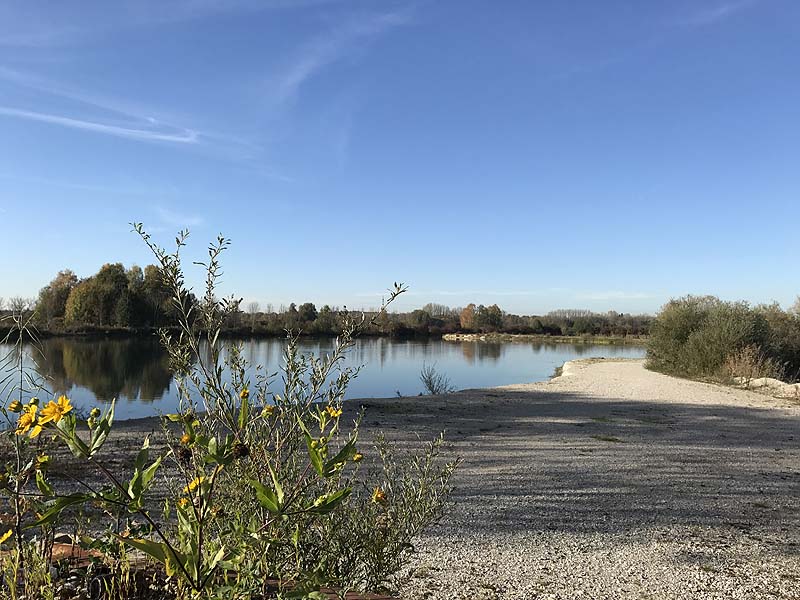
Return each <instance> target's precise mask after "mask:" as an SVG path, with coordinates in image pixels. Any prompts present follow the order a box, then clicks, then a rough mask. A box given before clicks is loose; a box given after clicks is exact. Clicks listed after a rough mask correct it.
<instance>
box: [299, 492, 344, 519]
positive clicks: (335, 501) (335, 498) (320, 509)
mask: <svg viewBox="0 0 800 600" xmlns="http://www.w3.org/2000/svg"><path fill="white" fill-rule="evenodd" d="M351 492H352V490H351V489H350V488H344V489H343V490H339V491H338V492H334V493H332V494H325V495H324V496H320V497H319V498H317V499H316V500H315V501H314V504H313V505H312V506H310V507H309V511H310V512H312V513H314V514H318V515H327V514H328V513H329V512H331V511H332V510H333V509H335V508H336V507H337V506H339V505H340V504H341V503H342V502H344V501H345V500H346V499H347V498H348V497H349V496H350V493H351Z"/></svg>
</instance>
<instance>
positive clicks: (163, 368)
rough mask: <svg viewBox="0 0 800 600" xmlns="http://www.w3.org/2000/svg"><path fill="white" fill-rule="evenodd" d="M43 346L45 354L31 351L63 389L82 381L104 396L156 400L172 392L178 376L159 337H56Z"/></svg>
mask: <svg viewBox="0 0 800 600" xmlns="http://www.w3.org/2000/svg"><path fill="white" fill-rule="evenodd" d="M41 346H42V347H41V354H40V353H38V352H31V357H32V358H33V361H34V363H35V365H36V370H37V371H38V372H39V373H40V374H41V375H43V376H44V377H46V378H47V379H48V380H49V382H48V387H49V388H51V389H52V391H53V392H55V393H57V394H59V393H67V392H68V391H69V390H71V389H72V388H73V387H74V386H80V387H84V388H86V389H88V390H90V391H91V392H92V393H93V394H94V395H95V397H96V398H97V399H98V400H100V401H110V400H112V399H113V398H120V397H126V398H138V399H140V400H143V401H147V402H152V401H153V400H159V399H160V398H162V397H163V396H164V394H165V393H167V391H168V390H169V385H170V383H171V381H172V374H171V373H170V371H169V361H168V358H167V354H166V352H165V351H164V349H163V348H162V347H161V345H160V343H159V341H158V339H156V338H155V337H154V338H152V339H150V338H146V339H141V338H136V339H100V340H98V339H86V340H82V339H81V340H76V339H63V338H53V339H46V340H43V341H42V344H41Z"/></svg>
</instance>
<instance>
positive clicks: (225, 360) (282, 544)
mask: <svg viewBox="0 0 800 600" xmlns="http://www.w3.org/2000/svg"><path fill="white" fill-rule="evenodd" d="M135 229H136V231H137V232H138V233H139V234H140V235H141V236H142V238H143V239H144V241H145V242H146V243H147V244H148V246H149V247H150V248H151V250H152V251H153V252H154V254H155V256H156V258H157V260H158V263H159V266H158V270H159V274H160V276H161V281H162V284H163V285H164V286H165V287H166V289H168V290H169V292H170V295H171V296H170V298H171V299H170V303H171V307H170V310H171V311H172V312H173V314H174V316H175V319H176V321H177V324H178V328H177V331H176V330H162V331H161V340H162V343H163V344H164V346H165V348H166V350H167V354H168V356H169V359H170V364H171V366H172V368H173V370H174V372H175V374H176V381H177V384H178V389H179V395H180V398H181V404H180V411H179V412H178V413H176V414H172V415H167V416H166V417H165V418H164V423H163V425H164V434H165V435H166V438H167V440H168V444H167V446H166V447H165V448H163V449H161V450H159V451H158V452H157V453H156V454H155V456H154V455H152V454H153V453H152V451H151V447H150V440H149V438H145V439H144V440H143V443H142V446H141V449H140V450H139V452H138V453H137V455H136V458H135V459H134V460H133V462H132V464H131V465H130V468H128V469H120V468H119V465H116V466H114V465H113V460H114V459H115V457H113V456H112V457H110V458H105V457H104V455H105V454H106V453H105V452H104V449H105V446H106V443H107V441H108V439H109V436H110V434H111V433H112V430H113V427H114V403H113V402H112V403H111V405H110V407H109V409H108V410H106V411H105V413H101V411H99V410H98V409H93V410H92V411H91V412H90V413H89V414H88V416H86V415H76V411H75V410H74V409H73V407H72V405H71V404H70V401H69V399H68V398H66V397H65V396H61V397H59V398H58V399H57V400H51V401H49V402H47V404H45V405H43V406H41V407H40V403H39V401H38V400H36V398H35V397H33V387H32V384H28V385H26V384H25V381H26V379H25V373H24V368H23V366H22V365H23V362H24V361H23V360H22V358H21V354H19V353H18V354H14V355H9V356H10V358H9V359H8V361H7V362H8V364H7V365H6V366H9V365H11V366H13V367H14V368H16V369H17V370H18V371H19V373H20V383H19V384H14V386H12V387H13V389H14V390H15V391H16V392H17V393H18V396H19V398H20V400H19V401H16V402H12V403H9V404H8V405H7V406H4V407H2V414H3V415H4V416H5V417H6V420H7V422H8V424H9V428H8V429H7V431H6V435H7V436H8V437H9V438H10V440H11V442H12V444H13V445H14V447H15V448H16V460H15V462H13V463H8V464H6V474H5V475H4V476H3V477H2V481H0V489H2V491H3V493H4V494H6V495H8V496H9V498H10V500H11V505H12V506H13V507H15V514H16V521H15V523H16V524H15V526H14V528H12V530H11V531H10V532H9V533H8V534H4V535H3V536H2V537H3V538H4V539H2V542H0V543H13V544H15V548H16V549H15V551H14V553H13V555H9V556H10V558H9V559H8V560H6V559H4V560H3V564H2V568H4V569H6V571H7V572H9V569H11V568H13V570H14V572H18V573H21V574H22V575H21V579H22V581H21V584H20V585H21V586H22V588H21V589H22V590H24V591H25V593H28V592H27V590H29V589H30V585H33V584H35V585H39V586H40V587H42V584H41V582H39V581H38V580H35V579H34V575H35V573H37V572H38V571H36V570H35V569H34V568H33V565H26V564H25V563H24V561H25V556H26V554H25V553H26V552H28V550H29V549H30V548H32V543H31V542H30V541H28V540H27V539H26V537H25V536H26V533H25V531H26V530H31V529H38V530H39V531H41V532H43V533H44V534H45V535H46V536H49V539H52V536H53V535H54V534H55V532H56V531H58V530H60V529H61V528H62V527H63V526H64V523H65V522H66V520H67V515H68V514H69V513H70V512H71V511H74V510H76V509H80V510H83V507H99V508H101V509H102V511H103V513H104V514H105V515H107V517H108V527H107V531H106V534H105V536H104V537H103V538H98V539H91V538H88V537H86V536H84V537H82V538H81V543H82V545H83V546H84V547H86V548H93V549H102V550H104V551H105V552H106V553H108V557H107V559H106V560H107V561H108V562H113V561H116V564H117V566H116V567H115V570H114V573H115V579H114V580H113V581H112V582H111V584H110V585H108V586H105V587H106V588H107V589H109V590H113V591H114V593H117V594H119V595H120V597H122V595H124V594H126V593H127V591H126V590H128V589H129V588H130V585H129V584H130V581H129V578H130V565H128V566H127V567H119V564H120V562H119V561H124V560H125V559H124V557H125V555H126V554H125V552H124V550H121V549H123V548H124V547H128V548H129V549H132V550H135V551H136V552H138V553H142V554H144V555H146V556H147V557H149V559H150V560H151V561H152V562H153V563H156V564H159V565H160V567H161V572H162V573H163V574H164V576H165V577H166V578H167V580H166V582H165V583H164V587H163V590H162V593H163V594H164V595H165V596H167V597H175V598H193V599H199V598H208V599H209V600H210V599H211V598H219V597H225V598H231V599H234V598H249V597H252V596H254V595H256V596H266V595H267V594H268V593H269V594H272V592H273V591H274V590H271V589H268V581H269V580H277V581H278V582H279V585H278V587H279V592H280V593H281V594H284V595H285V596H286V597H309V598H311V597H319V592H318V590H319V589H320V587H322V586H329V585H338V586H345V587H353V586H360V587H362V588H364V589H367V588H373V589H378V588H382V587H385V586H386V585H387V584H388V580H389V579H390V578H391V576H392V574H393V573H394V572H395V571H396V570H397V569H398V568H399V567H400V566H401V565H402V563H403V561H404V560H405V556H406V555H407V553H408V550H409V548H410V539H411V537H412V536H413V535H414V534H415V533H416V532H418V531H420V529H421V528H422V527H424V526H426V525H427V524H430V523H431V522H433V520H435V519H436V518H438V517H439V516H440V515H441V511H442V507H443V503H444V498H445V496H446V493H447V491H448V490H449V488H448V480H449V477H450V474H451V473H452V469H453V468H454V466H455V465H445V466H442V465H440V461H439V460H438V457H437V455H438V448H439V446H440V444H441V440H438V441H437V442H435V443H434V445H433V446H432V449H430V450H429V451H428V452H427V453H425V454H423V455H422V456H421V457H415V456H410V457H408V458H407V459H404V460H397V461H395V460H392V461H391V462H389V461H387V459H386V457H387V456H388V446H387V445H386V444H385V442H383V441H381V442H380V443H379V446H378V449H377V450H376V453H377V454H379V457H380V459H381V460H382V461H383V465H384V466H383V468H382V470H380V471H378V472H377V475H374V474H373V473H372V471H369V472H367V473H363V474H361V473H360V470H359V467H360V464H361V461H362V459H363V458H364V456H363V455H362V453H361V452H359V451H358V448H359V442H358V439H359V438H358V426H359V423H360V418H356V419H355V421H354V422H353V424H352V425H351V426H349V427H348V426H346V422H345V420H344V419H343V414H344V412H343V410H344V409H343V405H342V401H343V399H344V394H345V392H346V390H347V387H348V384H349V382H350V381H351V380H352V378H353V377H355V376H357V374H358V369H357V368H351V367H345V366H343V365H342V361H343V359H344V356H345V353H346V352H347V351H348V350H349V349H350V348H351V347H352V346H353V343H354V341H353V338H354V336H355V335H357V334H358V333H359V332H360V331H362V330H363V329H364V328H366V327H367V326H369V325H370V321H367V320H366V319H365V317H363V316H362V317H361V318H360V319H355V318H351V317H350V316H349V315H348V314H346V313H345V314H343V315H341V316H342V320H341V327H342V330H343V333H342V335H341V337H340V338H339V340H338V344H337V348H336V350H335V352H334V353H333V354H331V355H328V356H324V357H314V356H303V355H301V354H299V352H298V345H297V339H296V338H295V337H290V338H289V340H288V344H287V347H286V352H285V355H284V367H283V377H282V379H283V389H282V391H281V393H273V392H271V391H270V380H271V378H270V377H269V376H268V375H266V374H264V373H263V372H262V371H261V370H259V369H256V370H255V371H253V370H252V369H251V368H250V367H251V365H248V364H247V363H246V361H245V360H244V358H243V356H242V349H241V347H240V346H238V345H223V344H222V343H221V342H220V339H219V337H220V335H219V334H220V332H221V330H222V327H223V325H224V323H225V322H226V320H227V319H228V318H229V316H230V315H231V314H234V313H236V312H238V305H239V301H237V300H236V299H234V298H223V299H218V297H217V295H216V293H215V290H216V284H217V282H218V279H219V275H220V273H221V270H220V264H219V258H220V255H221V254H222V252H223V251H224V250H225V249H226V248H227V246H228V242H227V240H225V239H224V238H219V239H218V240H217V242H216V243H215V244H212V245H211V246H210V247H209V254H208V256H209V258H208V262H207V263H205V264H204V265H203V266H204V267H205V271H206V289H205V294H204V295H203V297H202V298H201V299H199V300H195V299H194V297H193V296H192V295H191V293H190V291H189V290H188V289H187V288H186V287H185V283H184V274H183V269H182V265H181V256H180V251H181V248H182V247H183V246H184V244H185V240H186V236H187V235H188V234H185V233H182V234H180V235H179V236H178V238H177V240H176V242H177V244H176V250H175V251H174V252H173V253H167V252H166V251H164V250H162V249H161V248H160V247H158V246H156V245H155V244H153V243H152V242H151V240H150V237H149V236H148V235H147V234H146V233H145V232H144V230H143V229H142V228H141V226H135ZM101 272H102V276H100V274H98V276H97V277H95V278H92V279H91V280H90V281H88V282H85V283H86V285H85V286H84V289H85V290H86V289H88V291H89V292H92V293H89V294H88V295H87V296H85V297H83V296H82V294H85V293H86V292H80V291H79V292H78V293H77V295H76V299H75V301H74V302H75V305H74V306H73V309H74V308H76V307H78V305H80V304H81V303H80V302H79V301H80V300H82V298H83V299H85V300H86V302H85V305H86V306H88V307H90V308H89V309H87V310H100V311H106V310H107V308H108V302H106V301H105V300H104V298H106V292H107V290H108V289H112V288H114V287H115V286H117V287H119V286H123V285H124V289H123V291H124V292H127V293H129V294H132V293H136V290H141V289H143V288H146V287H147V270H145V272H144V274H140V273H137V272H131V271H128V272H127V273H126V272H125V271H124V270H123V269H121V266H119V265H110V266H107V268H106V267H104V269H101ZM123 275H124V276H125V277H124V278H125V282H124V284H123V282H122V276H123ZM81 285H82V284H79V285H78V286H76V287H75V289H74V290H73V292H75V290H79V289H80V288H81ZM95 287H96V288H98V289H100V290H101V293H97V294H95V295H92V294H93V293H94V292H93V288H95ZM404 289H405V288H404V287H403V286H402V285H397V284H395V287H394V288H393V289H392V290H391V291H390V294H389V298H388V301H387V303H386V305H388V303H390V302H392V301H393V300H394V298H395V297H396V296H398V295H399V294H401V293H402V292H403V291H404ZM103 290H105V291H103ZM72 295H73V294H71V296H72ZM67 304H68V306H69V304H70V303H69V302H68V303H67ZM386 305H384V306H383V307H382V310H381V312H385V306H386ZM304 310H305V311H306V314H308V310H307V309H304ZM323 312H325V311H323ZM109 314H110V313H109ZM16 318H17V319H18V320H20V321H19V322H18V323H17V324H16V327H17V329H18V330H19V331H18V333H19V335H18V340H19V342H18V344H20V346H19V348H21V344H22V339H23V337H24V336H23V335H22V334H23V332H24V331H27V330H25V329H24V327H25V326H24V324H23V323H22V321H21V319H22V315H21V314H19V315H18V316H17V317H16ZM9 377H11V376H9ZM253 377H254V379H253V380H251V378H253ZM23 398H25V401H24V402H23V401H22V400H23ZM13 419H16V423H14V422H13ZM43 438H47V439H54V440H57V441H58V442H59V443H60V444H63V447H64V448H66V449H68V450H69V452H70V453H71V454H72V455H73V456H74V457H75V459H76V460H77V461H78V464H79V465H80V466H81V474H82V475H81V477H84V476H86V477H87V479H86V480H83V479H78V480H77V481H76V483H77V485H76V486H74V488H73V489H60V486H56V485H54V484H53V483H51V482H50V481H49V479H48V477H47V471H46V465H48V464H49V462H50V461H49V459H48V458H47V457H44V456H41V455H39V456H36V455H33V456H31V451H32V449H33V444H34V443H35V444H36V445H37V446H38V444H39V442H40V441H41V440H42V439H43ZM377 458H378V457H373V458H372V461H373V462H375V460H376V459H377ZM165 465H166V466H169V468H170V469H171V476H169V477H168V478H167V479H166V484H167V486H168V488H169V489H168V493H167V498H166V502H165V503H162V501H161V500H154V498H153V496H152V495H151V493H150V492H151V490H152V487H153V485H154V482H155V481H156V477H157V474H158V473H159V472H160V471H162V470H163V469H164V467H165ZM89 473H95V474H97V475H100V476H101V478H102V480H103V481H104V482H105V483H97V479H96V478H88V477H89ZM34 485H35V488H33V489H32V486H34ZM373 485H374V487H373ZM370 489H371V490H372V491H370ZM376 510H380V511H381V512H382V513H383V514H384V518H382V519H380V520H378V521H376V522H375V527H374V528H372V531H369V528H365V527H364V526H363V524H360V523H359V519H360V518H361V517H362V516H363V515H364V514H366V513H367V512H369V511H372V512H375V511H376ZM159 513H161V514H160V516H159ZM131 516H136V518H137V519H138V521H139V524H138V525H136V526H135V527H133V526H130V527H129V531H125V532H122V531H119V529H118V527H117V525H118V524H119V523H120V522H122V521H123V520H128V521H129V520H130V518H131ZM348 527H351V528H353V529H352V530H349V529H346V528H348ZM323 531H324V532H325V534H324V535H322V536H320V533H321V532H323ZM1 533H2V532H0V534H1ZM356 543H357V544H360V546H359V547H361V548H363V552H361V553H358V554H352V553H349V554H348V553H344V552H342V549H343V548H346V547H349V546H348V545H352V544H356ZM37 556H39V557H40V558H45V559H46V554H40V555H37ZM376 557H377V558H376ZM112 559H113V560H112ZM43 564H45V565H46V564H47V561H46V560H45V562H44V563H43ZM46 573H48V575H49V570H48V571H46ZM45 583H46V584H48V585H49V584H50V583H51V582H50V581H49V580H48V581H47V582H45ZM11 587H12V588H13V590H14V593H16V592H17V591H19V588H16V587H15V586H13V585H12V586H11ZM43 589H44V588H43ZM49 589H52V586H50V588H49ZM31 597H36V596H35V594H34V595H32V596H31Z"/></svg>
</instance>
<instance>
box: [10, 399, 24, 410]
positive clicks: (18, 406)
mask: <svg viewBox="0 0 800 600" xmlns="http://www.w3.org/2000/svg"><path fill="white" fill-rule="evenodd" d="M8 410H10V411H11V412H13V413H18V412H22V402H20V401H19V400H14V401H13V402H12V403H11V404H9V405H8Z"/></svg>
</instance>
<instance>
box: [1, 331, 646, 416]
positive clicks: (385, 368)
mask: <svg viewBox="0 0 800 600" xmlns="http://www.w3.org/2000/svg"><path fill="white" fill-rule="evenodd" d="M283 346H284V341H283V340H274V339H270V340H247V341H245V342H244V349H245V355H246V357H247V358H248V360H250V361H251V362H253V363H255V364H262V365H264V366H265V367H266V370H267V371H268V372H270V373H272V372H276V371H277V370H278V369H279V368H280V364H281V357H282V350H283ZM42 350H43V352H42V354H41V355H39V354H38V353H34V352H32V349H31V348H27V349H26V354H27V357H26V360H27V362H28V364H29V365H30V366H31V367H32V368H33V369H35V370H36V371H37V372H38V373H39V374H40V375H42V376H44V377H46V378H47V380H48V382H49V383H48V387H49V389H51V390H53V391H54V392H55V393H66V394H67V395H69V396H70V398H72V399H73V402H74V403H75V404H76V405H78V406H83V407H87V406H92V405H94V404H97V403H99V402H108V401H110V400H111V399H113V398H117V399H118V402H117V417H118V418H120V419H130V418H135V417H143V416H150V415H154V414H157V413H159V412H171V411H173V410H174V409H175V407H176V405H177V397H176V395H175V386H174V384H173V382H172V375H171V374H170V372H169V369H168V365H167V359H166V356H165V354H164V351H163V350H162V349H161V348H160V346H159V344H158V342H157V340H155V339H127V340H116V339H115V340H72V339H47V340H44V341H43V348H42ZM301 350H302V351H303V352H304V353H313V354H317V355H319V354H324V353H330V352H332V350H333V340H330V339H321V340H303V341H302V342H301ZM7 351H8V348H7V347H5V348H4V347H3V346H2V345H0V352H2V353H3V354H5V352H7ZM596 356H606V357H629V358H638V357H642V356H644V348H640V347H636V346H593V345H588V344H580V345H572V344H540V343H506V344H494V343H484V342H444V341H441V340H425V341H397V340H390V339H386V338H377V339H376V338H368V339H362V340H359V341H358V343H357V346H356V347H355V348H354V350H353V351H352V352H351V353H350V356H349V357H348V364H350V365H364V368H363V369H362V371H361V373H360V375H359V376H358V378H357V379H355V380H354V381H353V383H352V385H351V386H350V389H349V394H348V397H349V398H365V397H388V396H394V395H396V393H397V392H400V393H401V394H403V395H416V394H418V393H419V392H421V391H423V387H422V384H421V383H420V380H419V372H420V369H422V366H423V364H424V363H427V364H429V365H430V364H435V366H436V369H437V370H438V371H440V372H443V373H445V374H447V376H448V377H449V378H450V381H451V383H452V385H453V386H455V387H456V388H458V389H465V388H475V387H489V386H496V385H505V384H510V383H525V382H532V381H543V380H545V379H547V378H548V377H550V376H551V375H552V373H553V371H554V369H555V368H556V367H558V366H560V365H561V364H562V363H564V362H565V361H567V360H572V359H574V358H589V357H596ZM272 387H273V391H279V387H280V378H278V379H277V380H276V382H275V384H274V385H273V386H272Z"/></svg>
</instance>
